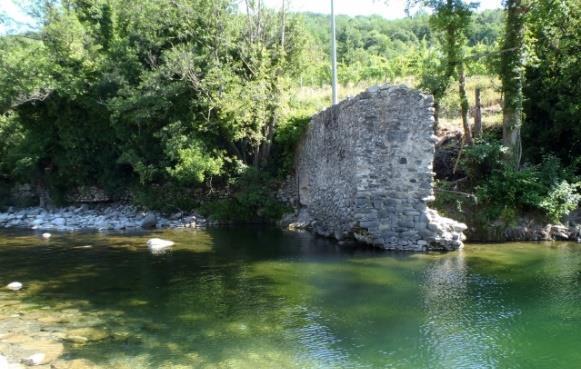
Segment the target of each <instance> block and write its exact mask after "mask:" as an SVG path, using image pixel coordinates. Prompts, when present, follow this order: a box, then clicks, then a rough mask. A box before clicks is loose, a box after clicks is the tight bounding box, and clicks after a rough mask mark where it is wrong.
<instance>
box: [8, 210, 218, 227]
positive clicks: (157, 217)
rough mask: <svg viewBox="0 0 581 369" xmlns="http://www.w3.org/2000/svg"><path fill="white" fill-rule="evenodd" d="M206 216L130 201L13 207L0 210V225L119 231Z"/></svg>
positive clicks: (195, 221)
mask: <svg viewBox="0 0 581 369" xmlns="http://www.w3.org/2000/svg"><path fill="white" fill-rule="evenodd" d="M206 225H207V221H206V219H204V218H203V217H202V216H200V215H199V214H196V213H182V212H177V213H175V214H172V215H169V216H164V215H162V214H161V213H159V212H155V211H143V210H140V209H138V208H136V207H134V206H131V205H123V204H119V205H99V206H94V207H89V206H87V205H81V206H76V207H74V206H69V207H66V208H58V209H50V210H47V209H43V208H40V207H33V208H24V209H13V208H10V209H8V211H6V212H3V213H0V228H27V229H33V230H47V231H48V230H55V231H79V230H98V231H122V230H136V229H140V228H145V229H151V228H200V227H205V226H206Z"/></svg>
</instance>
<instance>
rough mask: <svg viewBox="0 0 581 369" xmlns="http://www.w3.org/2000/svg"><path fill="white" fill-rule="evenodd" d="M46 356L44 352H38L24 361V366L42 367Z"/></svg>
mask: <svg viewBox="0 0 581 369" xmlns="http://www.w3.org/2000/svg"><path fill="white" fill-rule="evenodd" d="M45 356H46V355H45V354H43V353H42V352H37V353H36V354H34V355H30V356H29V357H27V358H26V359H22V364H24V365H28V366H36V365H40V364H42V363H43V362H44V358H45Z"/></svg>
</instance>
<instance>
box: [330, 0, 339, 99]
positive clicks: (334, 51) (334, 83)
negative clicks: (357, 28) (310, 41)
mask: <svg viewBox="0 0 581 369" xmlns="http://www.w3.org/2000/svg"><path fill="white" fill-rule="evenodd" d="M335 37H336V36H335V0H331V59H332V69H333V81H332V86H333V105H335V104H337V98H338V97H337V93H338V91H337V45H336V42H335Z"/></svg>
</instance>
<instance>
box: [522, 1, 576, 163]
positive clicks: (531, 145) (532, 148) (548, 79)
mask: <svg viewBox="0 0 581 369" xmlns="http://www.w3.org/2000/svg"><path fill="white" fill-rule="evenodd" d="M527 20H528V22H527V24H528V29H529V33H528V34H529V37H530V39H531V42H530V45H531V47H530V52H531V54H532V55H531V58H530V59H531V62H529V63H527V65H526V69H525V77H526V78H525V81H524V85H523V94H524V97H525V100H524V106H523V108H524V113H525V114H524V115H525V119H526V123H525V124H524V125H523V142H524V152H525V157H526V158H527V159H529V160H531V161H534V162H539V161H540V160H541V159H542V157H543V155H545V154H546V153H554V154H555V155H558V156H559V158H560V159H561V160H562V161H563V163H566V164H568V165H570V166H572V167H575V168H576V169H577V170H578V171H580V172H579V174H581V162H580V161H579V160H581V159H579V158H581V100H579V96H581V83H579V81H581V68H580V62H579V54H580V52H581V49H580V47H581V46H580V45H581V33H580V32H579V29H581V3H579V2H578V1H574V0H558V1H557V0H551V1H549V0H539V1H537V2H536V3H535V6H533V7H531V13H530V16H529V17H528V19H527ZM576 160H577V162H576Z"/></svg>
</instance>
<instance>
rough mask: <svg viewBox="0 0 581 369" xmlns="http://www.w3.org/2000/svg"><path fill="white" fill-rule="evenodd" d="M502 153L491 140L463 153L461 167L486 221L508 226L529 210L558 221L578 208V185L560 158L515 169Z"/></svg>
mask: <svg viewBox="0 0 581 369" xmlns="http://www.w3.org/2000/svg"><path fill="white" fill-rule="evenodd" d="M504 152H505V150H504V147H503V146H502V145H501V143H500V141H498V140H494V139H490V138H488V139H484V140H479V141H477V142H476V143H475V144H474V145H473V146H471V147H467V148H466V149H465V152H464V157H463V160H462V168H463V170H464V171H465V172H466V174H467V175H468V177H469V183H470V184H471V185H472V186H474V190H475V193H476V196H477V199H478V202H479V205H480V207H481V211H482V212H483V213H484V215H485V216H486V217H487V218H489V219H502V220H504V221H506V222H509V223H510V222H512V221H513V220H515V219H516V217H517V216H518V214H521V213H523V212H531V211H532V212H541V213H542V214H543V215H544V216H545V217H546V218H547V219H548V220H550V221H552V222H558V221H559V220H561V219H563V217H564V216H566V215H567V214H569V213H570V212H571V211H572V210H574V209H575V208H576V207H577V206H578V204H579V201H580V197H581V194H579V190H580V189H581V183H580V182H579V180H578V179H577V178H575V177H574V176H573V174H572V170H568V169H567V168H564V167H563V166H562V164H561V161H560V159H559V158H557V157H556V156H554V155H546V156H544V157H543V159H542V162H541V163H540V164H538V165H527V166H525V167H523V168H520V169H514V168H513V167H512V166H509V165H505V162H504V160H503V154H504ZM571 183H572V184H571Z"/></svg>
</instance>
